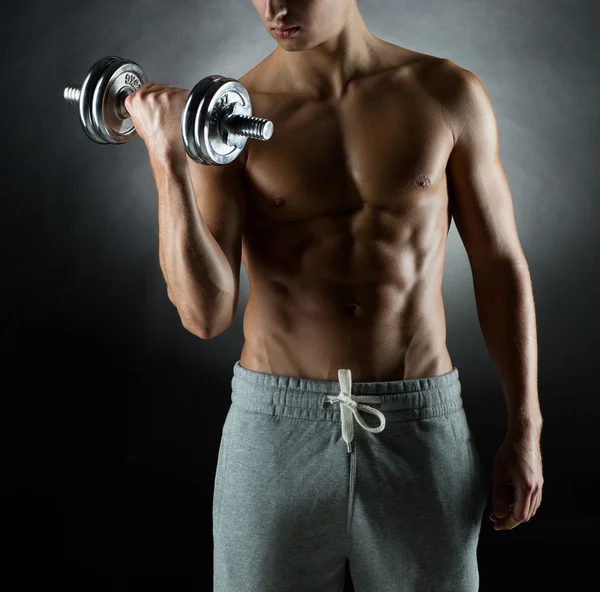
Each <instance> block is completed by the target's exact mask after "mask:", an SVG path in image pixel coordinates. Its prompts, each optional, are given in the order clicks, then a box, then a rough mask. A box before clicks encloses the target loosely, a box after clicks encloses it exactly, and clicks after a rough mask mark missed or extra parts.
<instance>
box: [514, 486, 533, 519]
mask: <svg viewBox="0 0 600 592" xmlns="http://www.w3.org/2000/svg"><path fill="white" fill-rule="evenodd" d="M532 494H533V491H532V489H531V488H530V487H529V486H528V485H527V484H526V483H525V482H524V481H522V480H521V481H519V482H518V483H517V485H516V489H515V509H514V512H512V515H513V516H514V518H515V520H518V521H519V522H527V520H528V519H529V508H530V507H531V496H532Z"/></svg>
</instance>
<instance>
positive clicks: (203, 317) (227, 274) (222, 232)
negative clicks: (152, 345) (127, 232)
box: [148, 145, 246, 339]
mask: <svg viewBox="0 0 600 592" xmlns="http://www.w3.org/2000/svg"><path fill="white" fill-rule="evenodd" d="M148 154H149V157H150V164H151V167H152V171H153V174H154V180H155V183H156V187H157V190H158V227H159V260H160V266H161V270H162V273H163V276H164V278H165V281H166V284H167V293H168V296H169V299H170V301H171V302H172V303H173V304H174V305H175V307H176V308H177V311H178V313H179V317H180V319H181V322H182V324H183V326H184V327H185V328H186V329H187V330H188V331H190V332H191V333H193V334H195V335H197V336H198V337H201V338H202V339H210V338H211V337H214V336H216V335H218V334H219V333H222V332H223V331H224V330H225V329H227V328H228V327H229V326H230V325H231V323H232V322H233V319H234V317H235V312H236V309H237V303H238V295H239V276H240V260H241V244H242V231H243V226H244V222H245V214H246V200H245V192H244V178H243V173H244V165H243V164H242V162H241V159H240V158H238V159H236V160H235V161H233V162H231V163H229V164H227V165H222V166H207V165H203V164H199V163H196V162H194V161H193V160H192V159H191V158H189V156H187V154H186V152H185V150H184V148H183V145H182V146H181V147H172V148H169V149H163V150H158V149H156V150H153V149H152V148H150V149H149V151H148Z"/></svg>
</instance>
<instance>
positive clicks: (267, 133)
mask: <svg viewBox="0 0 600 592" xmlns="http://www.w3.org/2000/svg"><path fill="white" fill-rule="evenodd" d="M273 129H274V126H273V122H272V121H267V122H266V123H265V125H264V126H263V128H262V134H261V135H262V137H263V140H268V139H269V138H270V137H271V136H272V135H273Z"/></svg>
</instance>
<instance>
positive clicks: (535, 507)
mask: <svg viewBox="0 0 600 592" xmlns="http://www.w3.org/2000/svg"><path fill="white" fill-rule="evenodd" d="M541 503H542V488H541V487H539V488H538V490H537V492H536V494H535V500H534V503H533V510H532V514H531V517H533V516H535V514H536V512H537V511H538V508H539V507H540V504H541Z"/></svg>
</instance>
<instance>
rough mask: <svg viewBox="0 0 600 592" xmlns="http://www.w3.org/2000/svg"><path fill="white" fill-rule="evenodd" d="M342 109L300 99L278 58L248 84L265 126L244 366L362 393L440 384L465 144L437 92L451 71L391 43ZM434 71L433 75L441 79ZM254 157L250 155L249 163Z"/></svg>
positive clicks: (249, 230)
mask: <svg viewBox="0 0 600 592" xmlns="http://www.w3.org/2000/svg"><path fill="white" fill-rule="evenodd" d="M385 47H386V48H387V49H386V50H385V52H386V53H385V55H383V54H382V59H381V68H380V69H378V71H377V72H373V73H372V74H371V75H369V76H366V77H363V78H361V79H359V80H354V81H352V82H351V83H350V84H349V85H348V87H347V91H346V92H345V94H344V96H343V97H342V98H341V99H335V100H334V99H326V100H320V99H317V98H314V97H311V96H309V95H306V94H301V93H298V92H286V89H282V88H281V82H278V77H277V71H276V70H277V65H276V64H271V63H270V60H269V58H267V59H266V60H265V61H264V62H262V63H261V64H259V66H257V67H256V68H254V69H253V70H251V71H250V72H249V73H248V74H246V75H245V76H244V77H242V78H240V81H241V82H242V84H244V86H245V87H246V88H247V89H248V91H249V93H250V97H251V100H252V108H253V114H254V115H256V116H259V117H267V118H268V119H270V120H271V121H273V123H274V126H275V132H274V134H273V136H272V138H271V139H270V140H269V141H267V142H259V141H249V142H248V143H247V144H246V148H245V150H244V152H243V153H242V154H243V158H244V160H245V167H246V178H247V187H248V209H247V223H246V227H245V229H244V236H243V248H242V263H243V265H244V267H245V268H246V272H247V274H248V278H249V281H250V296H249V300H248V303H247V306H246V310H245V314H244V322H243V329H244V338H245V342H244V346H243V349H242V353H241V358H240V363H241V365H242V366H243V367H244V368H248V369H250V370H256V371H260V372H266V373H269V374H282V375H286V376H297V377H304V378H315V379H324V380H337V379H338V374H337V372H338V369H339V368H350V369H351V371H352V380H353V382H360V381H374V380H377V381H382V380H401V379H410V378H421V377H429V376H438V375H440V374H444V373H446V372H449V371H451V370H452V367H453V364H452V362H451V359H450V355H449V353H448V351H447V348H446V326H445V314H444V306H443V300H442V275H443V267H444V256H445V247H446V238H447V235H448V230H449V226H450V220H451V214H450V209H449V198H448V190H447V182H446V170H445V169H446V163H447V160H448V157H449V155H450V152H451V150H452V147H453V135H452V132H451V130H450V128H449V127H448V125H447V123H446V122H445V120H444V118H443V117H444V116H443V110H442V109H441V107H440V102H439V100H437V99H436V98H435V97H434V96H432V94H431V93H430V92H429V91H428V83H427V81H428V80H430V79H431V77H432V75H435V74H434V71H435V68H436V67H437V65H436V64H437V63H438V62H439V61H440V60H439V59H438V58H434V57H433V56H427V55H425V54H419V53H416V52H411V51H409V50H406V49H402V48H398V47H397V46H393V45H391V44H386V45H385ZM432 73H433V74H432ZM240 158H242V156H240Z"/></svg>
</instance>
